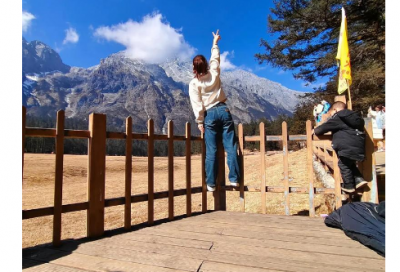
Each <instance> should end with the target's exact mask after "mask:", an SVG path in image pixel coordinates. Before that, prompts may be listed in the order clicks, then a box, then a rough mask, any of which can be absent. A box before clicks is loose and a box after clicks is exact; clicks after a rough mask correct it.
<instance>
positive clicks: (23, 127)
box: [22, 106, 26, 183]
mask: <svg viewBox="0 0 400 272" xmlns="http://www.w3.org/2000/svg"><path fill="white" fill-rule="evenodd" d="M25 127H26V108H25V107H24V106H22V183H23V182H24V154H25Z"/></svg>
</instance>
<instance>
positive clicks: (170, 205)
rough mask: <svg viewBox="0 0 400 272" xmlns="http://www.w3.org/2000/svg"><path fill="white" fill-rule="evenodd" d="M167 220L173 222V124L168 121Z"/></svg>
mask: <svg viewBox="0 0 400 272" xmlns="http://www.w3.org/2000/svg"><path fill="white" fill-rule="evenodd" d="M168 219H169V220H170V221H172V220H174V122H173V121H172V120H169V121H168Z"/></svg>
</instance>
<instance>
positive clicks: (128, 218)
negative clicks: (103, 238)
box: [124, 116, 132, 230]
mask: <svg viewBox="0 0 400 272" xmlns="http://www.w3.org/2000/svg"><path fill="white" fill-rule="evenodd" d="M125 126H126V127H125V133H126V138H125V218H124V219H125V223H124V228H125V229H126V230H129V229H131V222H132V215H131V212H132V206H131V194H132V117H130V116H129V117H128V118H126V123H125Z"/></svg>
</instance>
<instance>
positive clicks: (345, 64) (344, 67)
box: [336, 8, 351, 94]
mask: <svg viewBox="0 0 400 272" xmlns="http://www.w3.org/2000/svg"><path fill="white" fill-rule="evenodd" d="M336 59H337V60H339V61H340V68H339V82H338V93H339V94H342V93H343V92H345V91H346V90H347V89H348V88H349V87H350V85H351V66H350V52H349V44H348V43H347V21H346V14H345V12H344V8H342V24H341V26H340V35H339V45H338V52H337V55H336ZM346 79H347V81H346Z"/></svg>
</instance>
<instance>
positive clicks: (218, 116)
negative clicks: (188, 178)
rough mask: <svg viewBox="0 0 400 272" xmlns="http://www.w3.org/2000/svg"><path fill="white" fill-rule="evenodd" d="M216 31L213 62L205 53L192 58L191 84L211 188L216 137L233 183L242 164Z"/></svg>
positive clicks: (215, 169)
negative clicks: (204, 147)
mask: <svg viewBox="0 0 400 272" xmlns="http://www.w3.org/2000/svg"><path fill="white" fill-rule="evenodd" d="M218 32H219V30H217V33H215V34H214V32H213V33H212V34H213V35H214V40H213V46H212V48H211V59H210V65H208V63H207V60H206V59H205V57H204V56H203V55H197V56H196V57H194V58H193V73H194V75H195V77H194V78H193V79H192V81H190V84H189V96H190V102H191V104H192V108H193V112H194V115H195V117H196V123H197V124H198V128H199V130H200V131H201V132H203V133H204V138H205V142H206V161H205V164H206V183H207V190H208V191H215V183H216V178H217V172H218V168H217V167H218V160H217V140H218V139H221V138H222V142H223V144H224V149H225V151H226V152H227V157H228V167H229V176H228V177H229V181H230V183H231V185H232V186H238V185H239V173H240V172H239V163H238V156H237V141H236V135H235V126H234V123H233V119H232V115H231V113H230V112H229V109H228V108H227V106H226V104H225V102H226V96H225V93H224V91H223V90H222V86H221V79H220V77H219V75H220V53H219V48H218V41H219V39H220V36H219V34H218Z"/></svg>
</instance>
